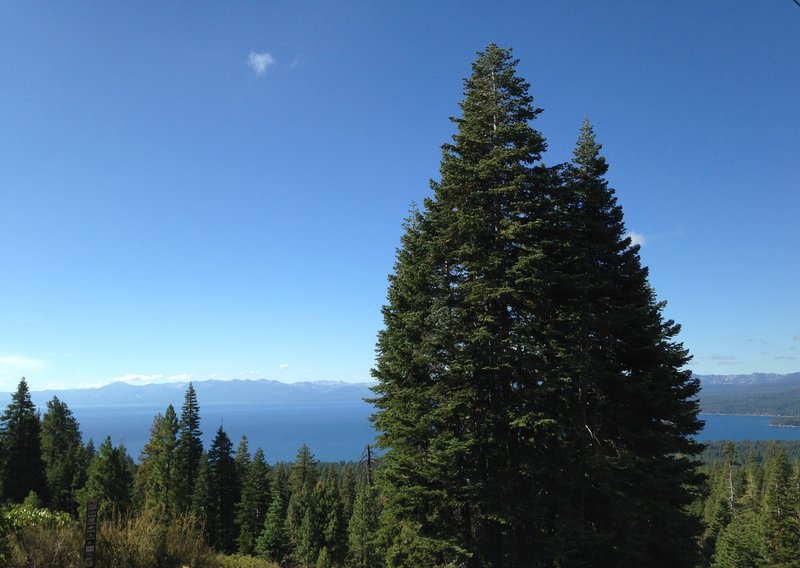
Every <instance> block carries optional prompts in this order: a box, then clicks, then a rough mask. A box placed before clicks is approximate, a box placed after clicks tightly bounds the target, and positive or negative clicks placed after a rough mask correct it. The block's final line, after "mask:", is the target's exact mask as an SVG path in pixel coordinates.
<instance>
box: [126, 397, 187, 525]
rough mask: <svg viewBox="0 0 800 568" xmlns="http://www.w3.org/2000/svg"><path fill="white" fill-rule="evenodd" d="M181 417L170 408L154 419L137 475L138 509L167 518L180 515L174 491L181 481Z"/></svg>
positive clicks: (170, 406)
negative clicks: (179, 480) (179, 432)
mask: <svg viewBox="0 0 800 568" xmlns="http://www.w3.org/2000/svg"><path fill="white" fill-rule="evenodd" d="M177 433H178V417H177V415H176V414H175V409H174V408H173V407H172V405H171V404H170V405H169V406H167V410H166V412H165V413H164V415H163V416H162V415H161V414H158V415H157V416H156V417H155V418H154V419H153V425H152V427H151V428H150V439H149V440H148V442H147V444H145V446H144V448H143V449H142V453H141V456H140V458H139V468H138V470H137V472H136V491H137V494H138V499H139V505H140V507H141V508H142V509H143V510H144V509H146V510H149V511H153V512H155V513H157V514H160V515H163V516H164V517H165V518H166V517H168V516H169V515H172V514H175V513H177V512H178V511H179V508H178V502H177V496H176V494H175V490H176V487H177V481H178V471H177V463H176V461H177V455H176V454H177V439H176V436H177Z"/></svg>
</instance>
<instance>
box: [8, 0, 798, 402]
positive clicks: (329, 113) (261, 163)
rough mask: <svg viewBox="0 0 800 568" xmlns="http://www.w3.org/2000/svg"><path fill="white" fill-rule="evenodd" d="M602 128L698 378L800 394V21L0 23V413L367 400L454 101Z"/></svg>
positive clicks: (428, 15) (252, 7)
mask: <svg viewBox="0 0 800 568" xmlns="http://www.w3.org/2000/svg"><path fill="white" fill-rule="evenodd" d="M490 42H495V43H497V44H499V45H501V46H505V47H513V49H514V52H515V55H516V56H517V57H519V58H520V59H521V63H520V65H519V72H520V74H522V75H523V76H524V77H525V78H527V79H528V81H529V82H530V83H531V84H532V93H533V95H534V96H535V98H536V103H537V104H538V105H539V106H541V107H543V108H544V109H545V112H544V113H543V114H542V115H541V117H540V118H539V119H538V120H537V121H536V127H537V128H538V129H539V130H541V131H542V133H543V134H544V135H545V137H546V138H547V140H548V143H549V150H548V152H547V154H546V161H547V162H548V163H556V162H561V161H565V160H567V159H569V157H570V152H571V148H572V145H573V143H574V141H575V139H576V138H577V134H578V129H579V127H580V125H581V122H582V120H583V118H584V117H589V118H590V119H591V120H592V122H593V123H594V126H595V129H596V132H597V135H598V137H599V139H600V141H601V142H602V143H603V145H604V152H605V154H606V156H607V158H608V160H609V163H610V166H611V169H610V172H609V179H610V180H611V183H612V184H613V186H614V187H615V188H616V189H617V194H618V196H619V199H620V202H621V204H622V206H623V208H624V211H625V214H626V224H627V227H628V229H629V230H630V231H631V232H633V233H636V234H637V235H638V236H639V237H640V238H642V239H643V242H644V246H643V248H642V251H641V255H642V258H643V261H644V263H645V264H646V265H648V266H649V267H650V269H651V283H652V284H653V286H654V287H655V289H656V292H657V294H658V296H659V298H661V299H664V300H667V301H668V302H669V305H668V307H667V309H666V315H667V316H668V317H671V318H674V319H675V320H676V321H678V322H680V323H681V324H683V333H682V335H681V339H682V340H683V342H684V343H685V344H686V346H687V347H688V348H689V349H690V350H691V352H692V354H693V355H694V360H693V362H692V365H691V367H692V369H693V370H694V371H695V372H697V373H701V374H712V373H719V374H729V373H750V372H754V371H760V372H778V373H786V372H794V371H798V370H800V292H798V290H799V289H800V284H799V283H798V281H800V268H799V267H798V266H799V265H798V257H799V256H800V254H799V253H800V251H799V245H800V192H799V191H798V188H800V168H799V167H798V165H799V164H800V154H798V149H800V98H799V97H800V56H798V55H799V54H800V6H797V5H796V4H795V3H794V2H793V1H792V0H768V1H763V2H748V1H744V0H742V1H731V0H718V1H713V0H711V1H707V2H695V1H688V0H687V1H675V2H641V1H634V0H631V1H627V2H624V1H618V2H573V1H564V2H561V1H559V2H555V1H553V2H531V1H525V2H492V3H489V2H484V3H477V2H474V3H471V2H461V1H458V2H405V3H397V2H372V1H370V2H366V1H365V2H318V3H315V2H294V1H290V2H252V3H244V2H224V3H219V2H205V3H201V2H183V3H180V2H128V3H119V2H115V3H108V2H77V3H67V2H37V1H10V2H3V3H2V4H0V73H2V79H1V80H0V183H1V184H2V185H1V186H0V187H1V189H0V197H1V198H2V200H1V201H0V271H1V272H0V314H2V315H1V316H0V317H2V320H0V321H2V326H1V327H0V390H12V389H13V388H14V386H15V385H16V383H17V381H18V380H19V378H20V377H21V376H22V375H25V376H26V377H27V378H28V381H29V384H30V386H31V388H33V389H34V390H37V389H43V388H47V387H51V386H61V387H71V386H80V385H90V384H99V383H104V382H108V381H110V380H112V379H118V378H121V377H125V378H127V379H128V380H131V379H132V378H133V377H137V376H138V377H145V378H147V377H149V378H150V380H154V379H158V380H169V379H172V378H189V377H191V378H194V379H195V380H200V379H204V378H211V377H224V378H233V377H239V378H262V377H263V378H272V379H279V380H285V381H297V380H304V379H312V380H317V379H320V380H328V379H330V380H338V379H341V380H346V381H364V380H369V378H370V375H369V369H370V368H371V366H372V365H373V360H374V345H375V338H376V332H377V331H378V329H380V327H381V326H382V319H381V316H380V307H381V305H382V304H383V303H384V301H385V296H386V276H387V274H388V273H389V272H390V271H391V270H392V265H393V262H394V250H395V247H396V246H397V245H398V242H399V237H400V234H401V222H402V219H403V218H404V216H405V215H406V213H407V211H408V208H409V204H410V203H411V202H412V201H416V202H420V201H422V199H423V198H424V197H425V196H427V195H429V189H428V180H429V178H435V177H437V176H438V167H439V160H440V145H441V144H442V143H444V142H447V141H448V140H449V137H450V136H451V134H452V133H453V126H452V124H451V123H450V122H449V121H448V117H449V116H452V115H455V114H457V113H458V102H459V100H460V99H461V96H462V83H461V81H462V78H463V77H465V76H467V75H468V74H469V72H470V63H471V62H472V60H473V59H474V57H475V52H476V51H478V50H481V49H483V48H484V47H485V46H486V45H487V44H488V43H490Z"/></svg>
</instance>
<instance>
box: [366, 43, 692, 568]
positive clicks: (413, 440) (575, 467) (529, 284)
mask: <svg viewBox="0 0 800 568" xmlns="http://www.w3.org/2000/svg"><path fill="white" fill-rule="evenodd" d="M516 63H517V62H516V61H514V60H513V59H512V58H511V54H510V52H509V51H508V50H503V49H500V48H498V47H497V46H494V45H490V46H489V47H488V48H487V49H486V50H485V51H484V52H482V53H480V54H479V56H478V59H477V60H476V62H475V63H474V64H473V69H472V70H473V73H472V76H471V77H470V78H469V79H467V80H466V81H465V98H464V101H463V102H462V103H461V110H462V117H461V118H457V119H454V121H455V123H456V124H457V127H458V130H457V133H456V134H455V135H454V136H453V143H452V144H446V145H444V147H443V157H442V164H441V181H440V182H438V183H435V182H434V183H432V189H433V192H434V197H433V198H432V199H428V200H426V202H425V207H424V209H423V210H422V211H415V212H413V213H412V216H411V218H410V219H409V221H408V222H407V223H406V227H405V228H406V232H405V234H404V236H403V238H402V246H401V248H400V250H399V251H398V257H397V262H396V265H395V273H394V274H393V275H392V276H390V287H389V293H388V305H387V306H386V307H385V308H384V321H385V329H384V330H383V331H382V332H381V333H380V334H379V338H378V359H377V365H376V368H375V371H374V375H375V377H376V378H377V379H378V381H379V383H378V385H377V387H376V388H375V392H376V395H377V396H376V398H375V403H376V405H377V407H378V409H379V411H378V412H377V414H376V416H375V423H376V427H377V429H378V430H379V431H381V432H382V436H381V438H380V442H381V444H382V446H383V447H384V448H385V449H386V454H385V456H384V458H383V463H382V468H381V469H380V471H379V473H380V481H381V485H382V487H383V490H384V494H385V498H386V506H385V508H384V514H383V518H384V523H385V526H386V527H387V528H388V530H387V534H388V533H389V532H391V533H392V535H394V536H393V538H391V539H390V542H389V543H388V544H389V547H388V556H387V561H388V564H389V565H390V566H410V565H427V566H443V565H447V564H451V563H452V564H463V565H465V566H475V567H478V566H480V567H483V566H496V567H499V566H519V567H530V566H552V565H592V566H610V565H615V566H632V565H649V566H686V565H690V564H691V562H692V559H691V558H689V556H690V555H688V554H686V552H687V551H690V550H693V549H694V546H693V542H692V538H693V536H694V530H695V525H694V524H693V523H692V522H691V519H689V518H687V516H686V514H685V512H684V509H685V505H686V504H687V503H688V501H689V500H690V499H691V497H692V495H693V492H692V488H693V487H694V486H696V484H697V483H698V481H699V479H698V478H697V477H696V476H695V474H694V470H693V467H694V466H693V464H692V463H691V461H690V459H689V458H690V457H691V456H692V455H693V454H694V453H696V452H697V450H698V446H697V445H696V444H694V443H693V442H692V441H691V439H690V437H689V436H690V435H691V434H694V433H696V432H697V430H698V429H699V427H700V423H699V422H698V421H697V417H696V415H697V405H696V403H695V402H693V401H692V398H693V397H694V395H695V394H696V392H697V389H698V385H697V383H696V381H694V380H692V379H691V376H690V373H689V372H688V371H685V370H683V366H684V365H685V363H686V362H687V361H688V355H687V353H686V351H685V350H684V349H683V347H682V346H681V345H680V344H677V343H675V342H674V336H675V334H676V333H677V331H678V326H676V325H675V324H674V323H673V322H671V321H664V320H663V319H662V317H661V309H662V306H661V304H659V303H658V302H656V300H655V296H654V293H653V291H652V290H651V288H650V287H649V285H648V283H647V271H646V269H645V268H643V267H642V266H641V264H640V261H639V256H638V247H636V246H631V242H630V240H629V239H627V238H626V236H625V229H624V225H623V222H622V211H621V209H620V208H619V206H618V205H617V204H616V201H615V198H614V196H613V191H612V190H611V189H610V188H609V187H608V186H607V184H606V182H605V180H604V174H605V171H606V165H605V161H604V160H603V158H602V157H601V156H600V155H599V149H600V146H599V145H598V144H597V143H596V142H595V140H594V135H593V133H592V131H591V127H590V126H589V125H588V124H586V125H585V126H584V129H583V130H582V133H581V137H580V139H579V142H578V147H577V148H576V151H575V160H574V162H573V163H572V164H569V165H563V166H558V167H554V168H546V167H544V166H543V165H542V164H541V163H539V160H540V157H541V153H542V152H543V151H544V149H545V143H544V140H543V138H542V136H541V135H540V134H539V133H538V132H537V131H536V130H534V129H533V128H532V127H531V125H530V123H531V120H532V119H534V118H535V117H536V115H537V114H538V113H539V112H540V110H539V109H537V108H535V107H534V106H533V100H532V97H531V96H530V95H529V93H528V88H529V86H528V84H527V83H526V82H525V81H524V80H523V79H521V78H520V77H518V76H517V74H516V70H515V67H516Z"/></svg>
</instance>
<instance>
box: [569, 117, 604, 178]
mask: <svg viewBox="0 0 800 568" xmlns="http://www.w3.org/2000/svg"><path fill="white" fill-rule="evenodd" d="M602 147H603V145H602V144H598V143H597V141H596V140H595V137H594V129H593V128H592V124H591V123H590V122H589V119H588V118H584V119H583V126H581V133H580V135H579V136H578V143H577V144H576V146H575V150H574V152H573V156H574V159H573V160H572V161H573V162H574V163H575V164H576V165H578V166H580V168H581V169H583V170H586V171H587V173H589V174H592V175H597V176H602V175H603V174H605V173H606V171H608V164H606V159H605V158H604V157H603V156H601V155H600V149H601V148H602Z"/></svg>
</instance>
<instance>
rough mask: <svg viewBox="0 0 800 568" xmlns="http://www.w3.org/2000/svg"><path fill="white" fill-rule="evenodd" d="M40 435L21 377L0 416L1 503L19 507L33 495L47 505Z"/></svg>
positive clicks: (29, 396)
mask: <svg viewBox="0 0 800 568" xmlns="http://www.w3.org/2000/svg"><path fill="white" fill-rule="evenodd" d="M40 434H41V424H40V423H39V414H38V413H37V412H36V407H35V406H34V405H33V402H32V401H31V393H30V391H29V390H28V382H27V381H26V380H25V377H23V378H22V379H21V380H20V382H19V385H18V386H17V390H16V392H14V394H12V395H11V402H10V403H9V404H8V406H7V407H6V410H5V412H3V414H2V416H0V488H2V498H3V499H4V500H7V501H11V502H13V503H21V502H22V500H23V499H25V497H27V496H28V494H29V493H30V492H31V491H33V492H34V493H36V494H37V495H38V496H39V498H41V499H42V500H43V501H47V497H48V496H47V484H46V482H45V466H44V462H43V461H42V449H41V448H42V446H41V439H40Z"/></svg>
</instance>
